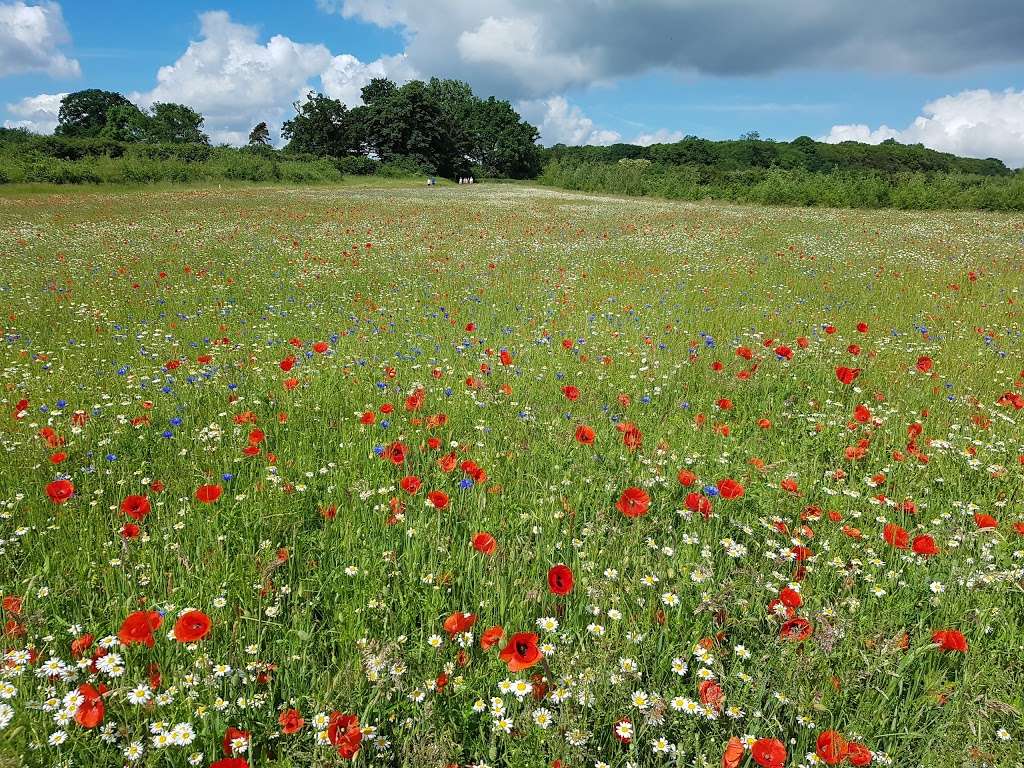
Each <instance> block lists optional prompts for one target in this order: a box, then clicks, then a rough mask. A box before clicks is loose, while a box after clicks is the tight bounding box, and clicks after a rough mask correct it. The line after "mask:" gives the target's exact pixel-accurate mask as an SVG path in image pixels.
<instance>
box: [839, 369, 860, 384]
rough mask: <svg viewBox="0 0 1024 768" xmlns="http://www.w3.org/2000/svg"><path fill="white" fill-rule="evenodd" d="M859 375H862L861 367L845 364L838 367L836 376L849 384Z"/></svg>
mask: <svg viewBox="0 0 1024 768" xmlns="http://www.w3.org/2000/svg"><path fill="white" fill-rule="evenodd" d="M858 376H860V368H847V367H846V366H845V365H841V366H839V367H838V368H836V378H837V379H839V381H840V382H841V383H843V384H846V385H847V386H849V385H850V384H853V382H854V381H856V380H857V377H858Z"/></svg>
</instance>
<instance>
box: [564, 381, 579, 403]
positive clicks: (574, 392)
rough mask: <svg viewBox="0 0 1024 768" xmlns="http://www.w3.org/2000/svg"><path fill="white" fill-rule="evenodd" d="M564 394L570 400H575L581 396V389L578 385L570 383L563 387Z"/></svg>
mask: <svg viewBox="0 0 1024 768" xmlns="http://www.w3.org/2000/svg"><path fill="white" fill-rule="evenodd" d="M562 394H563V395H565V396H566V397H567V398H568V399H569V400H571V401H573V402H575V401H576V400H578V399H579V397H580V390H579V388H578V387H574V386H573V385H572V384H568V385H566V386H564V387H562Z"/></svg>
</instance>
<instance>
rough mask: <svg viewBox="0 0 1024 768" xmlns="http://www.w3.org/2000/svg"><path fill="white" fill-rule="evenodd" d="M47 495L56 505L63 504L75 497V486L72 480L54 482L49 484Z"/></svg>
mask: <svg viewBox="0 0 1024 768" xmlns="http://www.w3.org/2000/svg"><path fill="white" fill-rule="evenodd" d="M46 495H47V496H49V497H50V501H52V502H53V503H54V504H63V503H64V502H65V501H67V500H68V499H70V498H71V497H72V496H74V495H75V486H74V484H73V483H72V482H71V481H70V480H54V481H53V482H52V483H49V484H47V486H46Z"/></svg>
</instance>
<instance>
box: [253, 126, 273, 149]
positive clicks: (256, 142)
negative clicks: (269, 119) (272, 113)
mask: <svg viewBox="0 0 1024 768" xmlns="http://www.w3.org/2000/svg"><path fill="white" fill-rule="evenodd" d="M249 146H250V147H269V146H270V129H269V128H267V124H266V123H264V122H260V123H257V124H256V125H254V126H253V129H252V130H251V131H249Z"/></svg>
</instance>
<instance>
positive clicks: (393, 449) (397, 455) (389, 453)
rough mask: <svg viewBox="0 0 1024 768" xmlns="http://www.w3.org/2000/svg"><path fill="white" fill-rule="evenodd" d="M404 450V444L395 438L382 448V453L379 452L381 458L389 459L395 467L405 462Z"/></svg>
mask: <svg viewBox="0 0 1024 768" xmlns="http://www.w3.org/2000/svg"><path fill="white" fill-rule="evenodd" d="M406 452H407V449H406V447H405V445H404V444H402V443H400V442H399V441H397V440H396V441H395V442H393V443H391V444H390V445H388V446H387V447H386V448H385V449H384V453H382V454H381V458H383V459H385V460H387V461H390V462H391V463H392V464H394V465H395V466H396V467H397V466H399V465H401V464H403V463H405V454H406Z"/></svg>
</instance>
